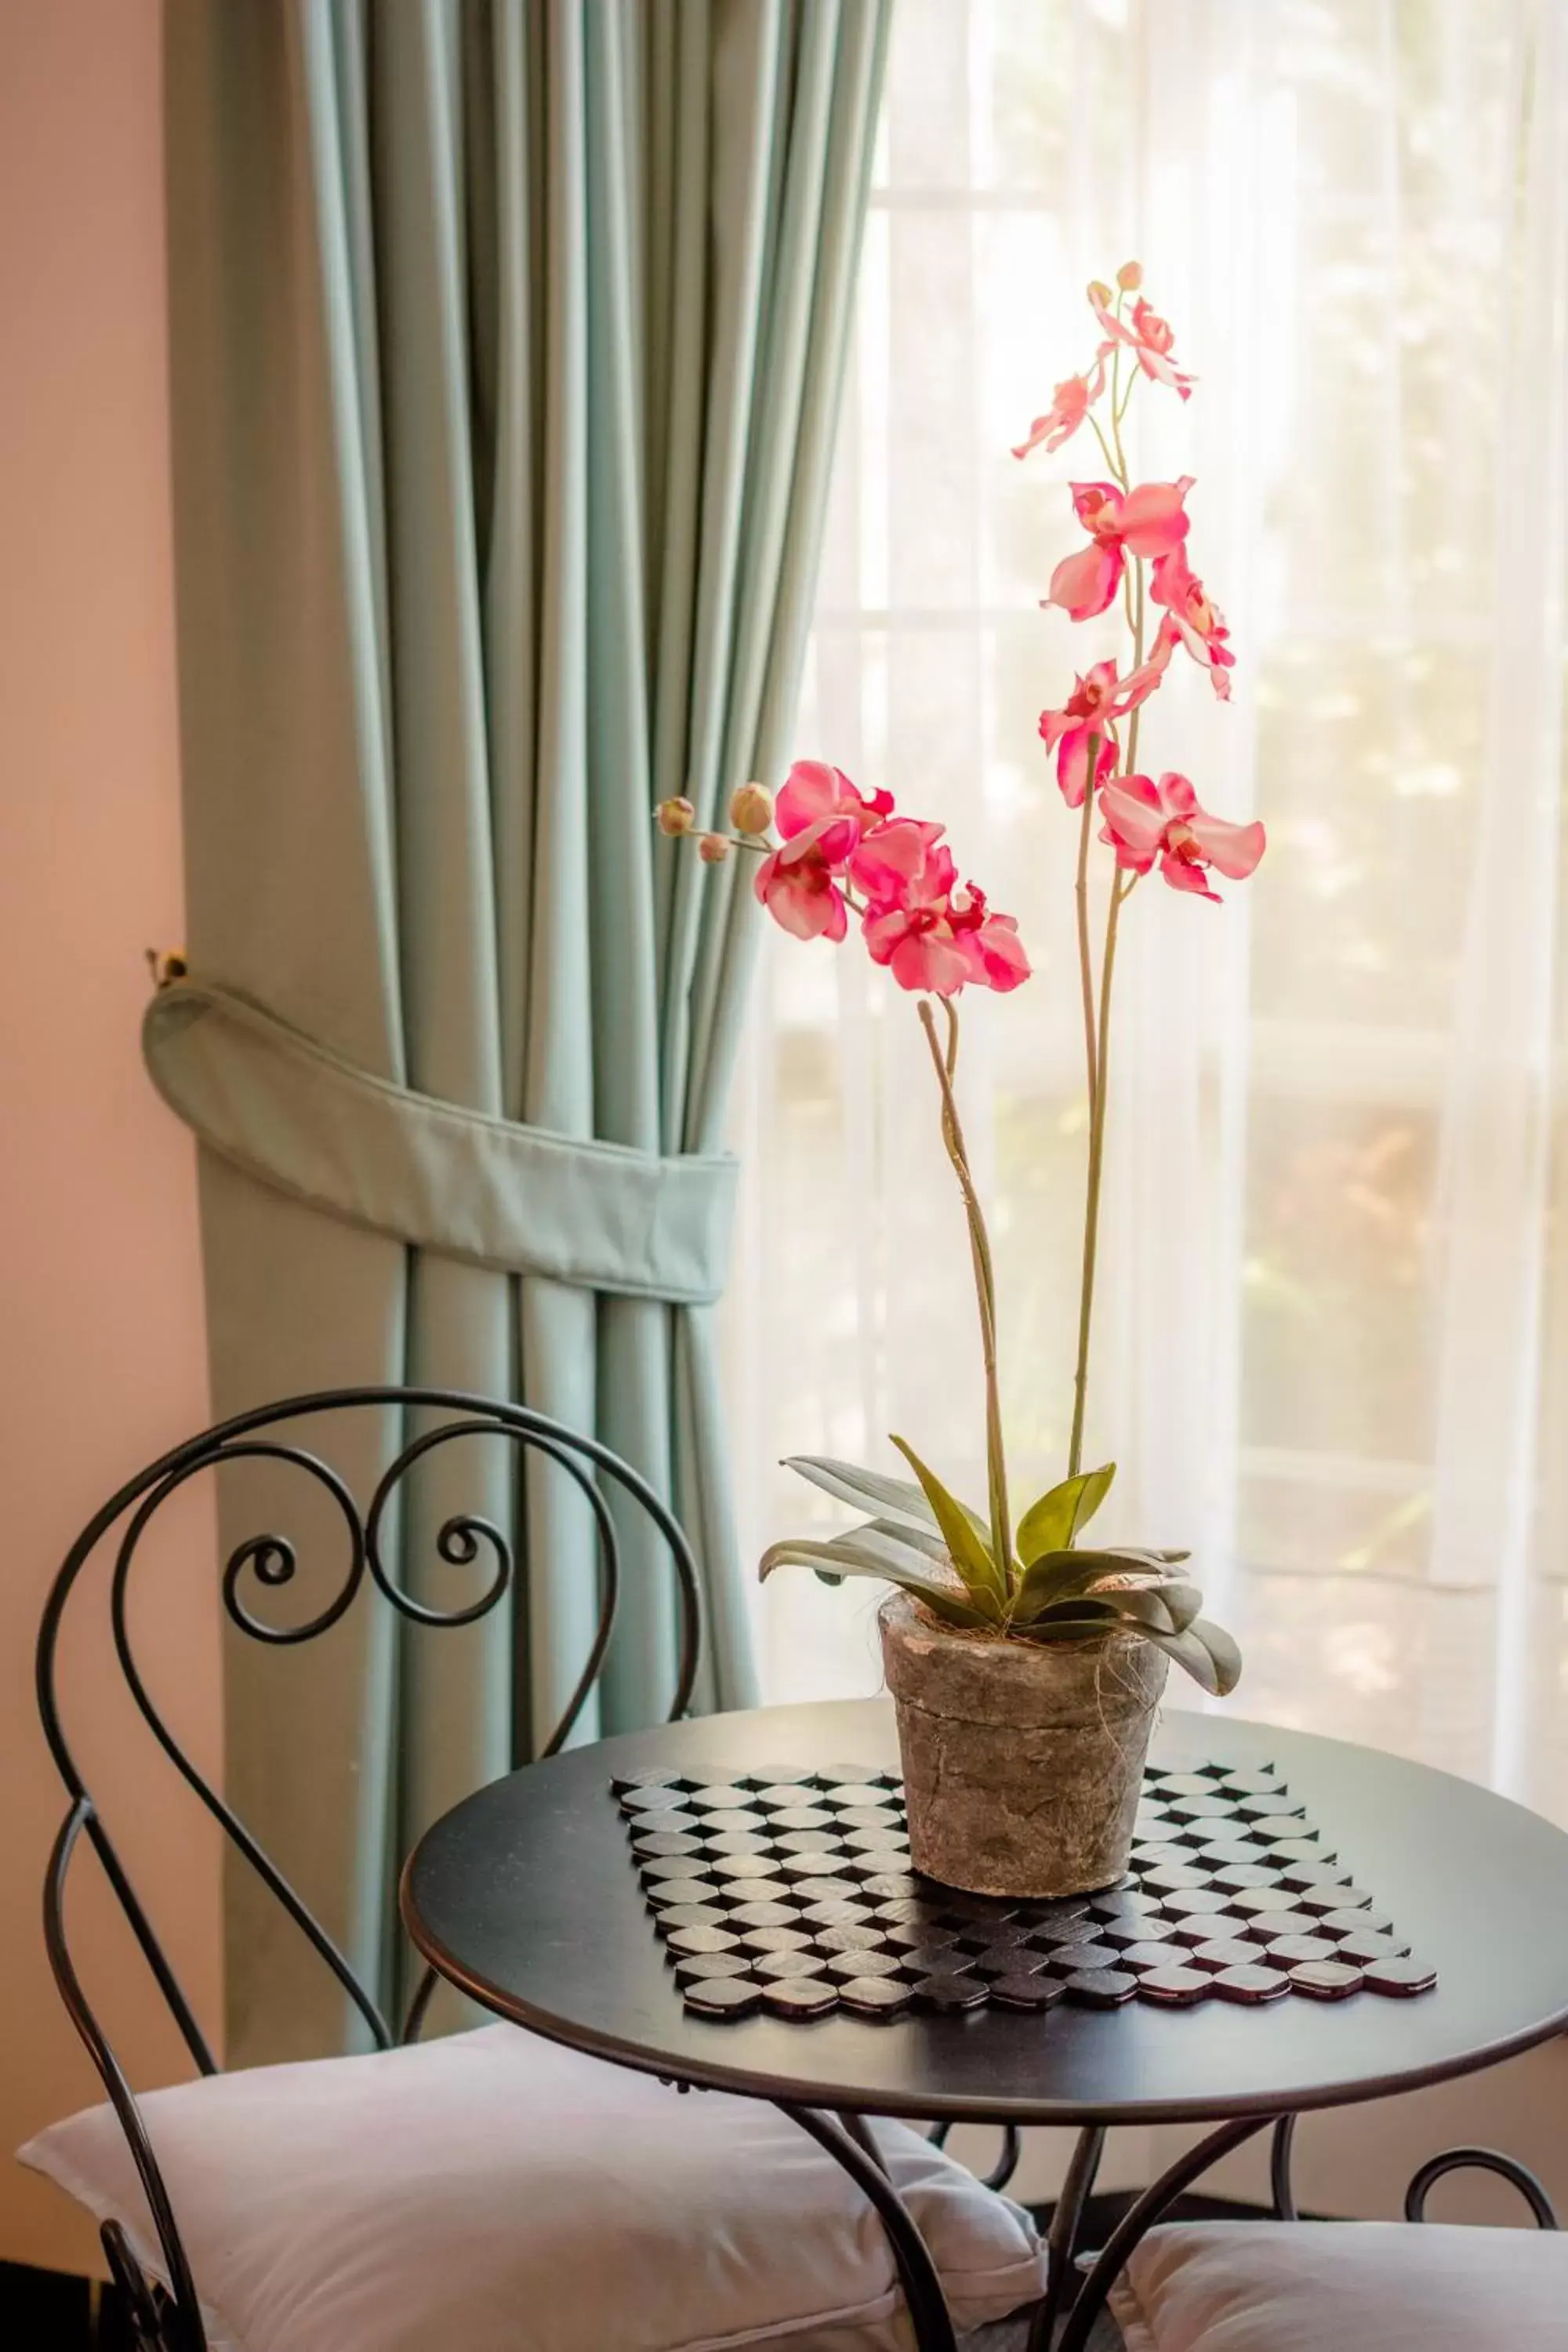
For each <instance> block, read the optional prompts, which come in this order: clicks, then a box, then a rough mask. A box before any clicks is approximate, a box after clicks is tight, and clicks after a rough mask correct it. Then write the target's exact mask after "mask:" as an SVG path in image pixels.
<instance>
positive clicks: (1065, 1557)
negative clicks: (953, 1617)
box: [1013, 1545, 1164, 1622]
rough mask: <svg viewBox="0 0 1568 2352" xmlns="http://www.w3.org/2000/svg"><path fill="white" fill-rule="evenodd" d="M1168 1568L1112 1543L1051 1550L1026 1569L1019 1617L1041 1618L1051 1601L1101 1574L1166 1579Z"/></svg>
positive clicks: (1019, 1594) (1016, 1611)
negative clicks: (1100, 1548)
mask: <svg viewBox="0 0 1568 2352" xmlns="http://www.w3.org/2000/svg"><path fill="white" fill-rule="evenodd" d="M1163 1575H1164V1570H1163V1566H1162V1565H1160V1564H1159V1563H1158V1562H1157V1561H1156V1560H1155V1557H1154V1555H1153V1554H1152V1553H1149V1552H1141V1551H1132V1550H1123V1549H1121V1547H1120V1546H1118V1545H1112V1546H1110V1547H1109V1548H1108V1549H1105V1550H1103V1551H1047V1552H1042V1553H1041V1555H1040V1557H1039V1558H1038V1559H1036V1560H1034V1561H1032V1562H1031V1564H1030V1565H1029V1567H1027V1568H1026V1570H1024V1575H1023V1579H1022V1581H1021V1582H1020V1584H1019V1587H1018V1591H1017V1595H1016V1599H1015V1601H1014V1604H1013V1614H1014V1616H1015V1617H1016V1618H1018V1619H1020V1620H1022V1621H1025V1622H1026V1621H1027V1620H1028V1619H1030V1618H1032V1617H1037V1616H1038V1615H1039V1613H1040V1611H1041V1610H1042V1609H1044V1608H1047V1607H1048V1605H1049V1604H1050V1602H1051V1601H1055V1600H1058V1599H1059V1598H1061V1597H1062V1596H1063V1595H1064V1594H1066V1593H1069V1592H1081V1591H1085V1590H1086V1589H1087V1587H1088V1586H1089V1585H1090V1584H1092V1583H1094V1582H1096V1581H1098V1580H1099V1579H1100V1578H1101V1577H1106V1576H1139V1577H1142V1578H1143V1579H1145V1580H1150V1581H1163Z"/></svg>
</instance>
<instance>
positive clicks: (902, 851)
mask: <svg viewBox="0 0 1568 2352" xmlns="http://www.w3.org/2000/svg"><path fill="white" fill-rule="evenodd" d="M943 830H944V828H943V827H942V825H940V824H928V823H927V822H926V821H925V820H924V819H923V818H921V817H913V816H895V817H892V818H890V819H889V822H888V823H887V824H879V825H878V826H876V827H875V828H874V829H873V831H871V832H870V833H868V835H867V836H866V838H865V840H864V841H863V842H862V843H861V844H860V846H859V847H858V849H857V850H856V852H855V855H854V856H853V857H851V859H850V860H849V866H848V874H849V879H850V881H851V882H852V883H853V884H854V886H855V887H856V888H857V889H858V890H859V891H862V892H863V893H864V894H865V897H866V898H867V899H868V901H869V902H870V904H871V905H872V906H873V907H879V906H887V905H892V904H894V903H896V902H897V901H898V900H900V899H901V898H903V897H904V896H905V895H906V894H907V893H908V892H909V891H910V890H911V889H915V888H922V887H925V885H926V882H927V878H928V868H930V869H931V871H932V872H936V871H940V872H942V873H943V874H945V877H946V883H945V887H947V888H949V889H951V888H952V883H953V879H954V872H953V864H952V855H951V853H950V852H949V851H947V850H945V849H942V850H939V849H938V848H937V846H936V845H937V843H938V842H939V841H940V840H941V839H942V833H943Z"/></svg>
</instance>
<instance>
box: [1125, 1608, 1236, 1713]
mask: <svg viewBox="0 0 1568 2352" xmlns="http://www.w3.org/2000/svg"><path fill="white" fill-rule="evenodd" d="M1144 1638H1145V1639H1146V1640H1147V1641H1151V1642H1152V1643H1154V1644H1155V1646H1156V1648H1158V1649H1162V1650H1163V1651H1164V1653H1165V1654H1166V1656H1167V1657H1169V1658H1172V1659H1173V1660H1174V1661H1175V1663H1176V1664H1177V1665H1178V1666H1181V1667H1182V1668H1183V1669H1184V1671H1185V1672H1186V1673H1187V1674H1189V1675H1191V1676H1192V1678H1193V1680H1194V1682H1195V1683H1197V1684H1199V1685H1201V1686H1202V1687H1203V1688H1204V1689H1205V1690H1206V1691H1207V1692H1208V1694H1209V1696H1210V1697H1211V1698H1225V1697H1226V1696H1228V1694H1229V1693H1230V1692H1231V1691H1233V1690H1234V1689H1235V1688H1236V1685H1237V1683H1238V1682H1239V1681H1240V1679H1241V1652H1240V1650H1239V1649H1238V1648H1237V1645H1236V1643H1235V1642H1234V1641H1233V1640H1232V1639H1231V1636H1230V1635H1229V1634H1228V1633H1226V1631H1225V1629H1224V1627H1223V1626H1220V1625H1215V1623H1213V1622H1212V1621H1211V1620H1210V1619H1208V1618H1207V1617H1194V1619H1193V1621H1192V1623H1191V1624H1190V1625H1187V1626H1185V1627H1184V1628H1183V1630H1182V1632H1181V1633H1155V1632H1154V1631H1153V1629H1152V1627H1151V1628H1149V1629H1147V1630H1146V1632H1145V1635H1144Z"/></svg>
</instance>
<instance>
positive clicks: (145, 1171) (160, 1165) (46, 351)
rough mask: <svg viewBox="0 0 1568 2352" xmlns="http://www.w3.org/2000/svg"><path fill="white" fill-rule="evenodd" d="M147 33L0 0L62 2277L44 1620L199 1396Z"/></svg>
mask: <svg viewBox="0 0 1568 2352" xmlns="http://www.w3.org/2000/svg"><path fill="white" fill-rule="evenodd" d="M159 40H160V9H159V6H158V0H6V5H4V6H0V352H3V353H4V358H3V361H0V1103H3V1106H4V1113H3V1121H0V1515H3V1516H0V1525H3V1527H4V1530H5V1553H4V1566H3V1569H0V1912H3V1924H4V1932H3V1933H0V2257H4V2258H9V2259H11V2260H16V2261H23V2262H35V2263H55V2264H58V2265H60V2266H62V2267H65V2266H70V2267H85V2266H86V2264H87V2263H89V2261H90V2260H91V2259H92V2256H93V2251H94V2246H93V2239H92V2235H91V2232H90V2231H89V2228H88V2227H87V2226H86V2225H85V2223H83V2222H82V2221H79V2220H78V2219H77V2217H76V2215H75V2213H74V2210H73V2209H71V2208H68V2206H67V2204H66V2202H65V2200H63V2199H62V2198H61V2197H59V2196H58V2192H56V2191H55V2190H53V2189H48V2188H47V2187H46V2186H45V2185H44V2184H43V2183H42V2182H40V2181H37V2180H35V2179H33V2178H32V2176H30V2175H28V2174H25V2173H23V2172H22V2171H21V2170H20V2168H17V2167H16V2166H15V2165H13V2164H11V2163H10V2162H9V2160H8V2152H9V2150H10V2149H11V2148H13V2147H16V2144H17V2142H18V2141H19V2140H21V2139H22V2138H24V2137H26V2135H27V2134H28V2133H29V2132H30V2131H32V2130H34V2129H36V2128H37V2126H39V2125H40V2124H42V2123H43V2122H45V2121H47V2120H48V2119H49V2118H50V2117H52V2116H58V2115H60V2114H63V2113H66V2112H68V2110H69V2109H70V2108H71V2107H72V2106H75V2105H79V2104H81V2102H82V2101H83V2100H85V2099H87V2098H89V2097H90V2096H92V2095H95V2082H96V2078H95V2077H94V2076H93V2074H92V2072H91V2069H90V2068H89V2065H88V2063H87V2061H86V2059H85V2057H84V2056H83V2054H82V2053H80V2051H79V2046H78V2044H77V2042H76V2040H75V2037H74V2035H73V2034H72V2033H71V2032H70V2029H69V2027H68V2024H67V2022H66V2020H65V2017H64V2014H63V2012H62V2011H60V2009H59V2006H58V2001H57V2000H56V1999H55V1996H54V1993H53V1990H52V1987H51V1985H50V1983H49V1979H48V1977H47V1972H46V1969H45V1964H44V1956H43V1951H42V1947H41V1942H40V1938H39V1935H38V1929H37V1916H38V1887H39V1885H40V1883H41V1874H42V1871H43V1867H44V1860H45V1856H46V1853H47V1849H48V1845H49V1841H50V1839H51V1837H52V1835H53V1832H54V1829H55V1826H56V1824H57V1822H58V1818H59V1815H60V1811H61V1804H60V1799H59V1793H58V1783H57V1782H56V1780H55V1778H54V1774H53V1770H52V1768H51V1766H50V1764H49V1762H48V1759H47V1756H46V1754H45V1752H44V1750H43V1747H42V1743H41V1741H40V1739H39V1737H38V1734H37V1729H36V1726H35V1714H34V1707H33V1701H32V1692H31V1660H32V1639H33V1631H34V1627H35V1624H36V1622H37V1614H38V1611H39V1608H40V1605H41V1603H42V1601H43V1596H44V1591H45V1588H46V1585H47V1580H48V1578H49V1575H50V1572H51V1570H52V1568H53V1566H54V1564H55V1562H56V1561H57V1560H58V1557H59V1555H60V1553H61V1552H62V1550H63V1549H65V1547H66V1545H67V1543H68V1541H69V1539H70V1537H71V1536H72V1534H73V1533H74V1532H75V1529H76V1528H77V1527H78V1526H79V1523H80V1522H81V1520H82V1519H83V1518H85V1517H87V1516H88V1515H89V1512H90V1510H91V1509H92V1508H93V1507H95V1506H96V1504H97V1503H98V1502H99V1501H100V1500H101V1499H102V1498H103V1497H104V1496H106V1495H107V1494H109V1493H110V1492H111V1491H112V1489H113V1488H114V1487H115V1486H117V1485H118V1484H119V1483H120V1481H121V1478H122V1477H124V1476H125V1475H127V1474H128V1473H129V1472H130V1471H132V1469H134V1468H135V1467H136V1466H137V1465H139V1464H140V1463H142V1461H143V1460H145V1459H146V1458H148V1457H149V1456H150V1455H152V1454H156V1453H157V1452H158V1451H159V1450H161V1449H162V1448H163V1446H164V1445H165V1444H168V1443H169V1442H171V1441H172V1440H173V1439H174V1438H176V1437H178V1436H180V1435H182V1434H184V1433H185V1432H186V1431H188V1430H192V1429H195V1428H197V1427H199V1426H200V1425H201V1423H202V1421H203V1420H204V1418H205V1367H204V1361H203V1341H202V1318H201V1288H200V1270H199V1265H198V1260H197V1236H196V1217H195V1163H194V1155H193V1151H192V1148H191V1145H190V1142H189V1139H188V1138H187V1137H186V1136H185V1134H184V1132H183V1130H182V1129H180V1128H179V1127H178V1126H176V1124H175V1123H174V1120H173V1119H172V1118H170V1116H169V1114H168V1113H167V1112H166V1111H165V1110H163V1108H162V1107H161V1105H160V1104H159V1103H158V1102H157V1100H156V1098H155V1097H154V1096H153V1091H152V1088H151V1087H149V1085H148V1084H147V1082H146V1080H145V1079H144V1078H143V1076H142V1069H141V1065H140V1060H139V1056H138V1047H137V1024H138V1020H139V1017H140V1013H141V1009H142V1001H143V999H144V997H145V994H146V990H147V979H146V972H145V970H144V967H143V963H142V950H143V949H144V948H146V947H149V946H153V945H159V944H161V945H165V946H167V945H172V944H174V943H175V942H177V941H178V940H179V938H180V935H181V930H182V927H183V917H182V913H181V881H180V846H179V771H178V761H177V746H176V736H175V707H174V615H173V607H172V585H171V579H170V545H169V513H168V507H169V497H168V455H167V446H166V444H167V428H168V413H167V412H168V403H167V391H166V384H165V376H164V354H163V217H162V206H163V186H162V165H161V157H160V152H159V144H160V117H159V105H160V101H159ZM211 1569H212V1553H211V1536H210V1528H209V1525H208V1521H207V1518H206V1516H205V1507H204V1504H203V1502H202V1501H201V1500H196V1501H195V1502H194V1503H193V1505H192V1507H191V1508H189V1509H188V1510H187V1511H186V1512H185V1514H184V1518H183V1520H182V1521H181V1523H180V1525H179V1526H178V1528H175V1529H174V1531H173V1535H172V1539H171V1540H170V1541H169V1542H168V1543H167V1544H166V1545H165V1546H164V1548H163V1551H162V1553H161V1554H159V1555H158V1556H156V1557H154V1558H153V1559H150V1560H149V1562H148V1577H147V1584H146V1588H145V1591H144V1592H143V1595H142V1599H143V1603H144V1606H143V1610H142V1622H143V1624H144V1626H145V1629H146V1633H147V1638H148V1647H149V1653H150V1657H151V1660H152V1666H153V1679H154V1684H155V1687H158V1688H160V1689H163V1690H167V1691H169V1692H171V1693H172V1694H174V1696H176V1697H178V1699H179V1700H180V1707H179V1709H178V1710H176V1713H177V1715H178V1717H179V1719H181V1720H182V1721H184V1722H185V1723H187V1724H190V1725H192V1726H193V1727H194V1729H195V1733H196V1735H197V1742H198V1746H199V1750H200V1752H202V1753H203V1754H204V1756H205V1757H206V1758H208V1759H210V1758H211V1757H212V1756H214V1755H215V1754H216V1749H217V1744H218V1737H217V1735H218V1726H217V1699H216V1689H217V1681H216V1609H215V1596H214V1590H213V1576H212V1572H211ZM94 1613H95V1615H96V1618H97V1620H98V1622H100V1623H101V1622H102V1621H103V1611H102V1608H101V1605H100V1607H99V1609H98V1610H97V1611H96V1612H94ZM68 1664H69V1666H70V1670H71V1677H72V1680H73V1683H74V1685H75V1694H76V1696H77V1699H78V1702H79V1714H78V1720H79V1722H81V1724H82V1725H83V1727H84V1731H83V1738H82V1743H81V1744H82V1748H83V1751H84V1757H85V1760H86V1761H87V1763H88V1765H89V1777H90V1768H91V1766H92V1764H93V1762H94V1761H95V1760H101V1759H104V1758H106V1757H112V1758H113V1759H114V1764H113V1777H112V1789H111V1794H112V1799H113V1802H112V1804H111V1805H109V1806H106V1811H107V1812H108V1813H109V1816H110V1820H111V1822H115V1823H116V1824H120V1825H123V1826H124V1827H125V1840H124V1843H125V1846H126V1848H127V1849H128V1858H129V1859H130V1860H131V1861H132V1865H133V1867H135V1868H137V1869H138V1870H139V1871H140V1872H141V1874H142V1876H143V1877H144V1880H145V1883H146V1885H147V1888H148V1891H149V1893H150V1895H151V1896H152V1898H153V1913H154V1916H155V1917H156V1918H157V1920H158V1922H159V1924H160V1926H161V1927H163V1929H164V1930H165V1931H166V1935H167V1937H168V1941H169V1943H170V1946H171V1948H172V1949H173V1950H174V1953H175V1954H176V1956H177V1958H178V1960H179V1961H180V1962H181V1963H182V1964H183V1965H184V1967H185V1968H186V1969H188V1972H189V1975H188V1980H189V1981H190V1982H191V1983H192V1986H193V1990H195V1993H196V1994H197V1996H198V1998H199V2001H200V2006H201V2008H202V2010H203V2012H204V2014H205V2016H207V2017H209V2018H214V2019H216V2012H217V2007H218V1914H217V1872H216V1854H215V1852H214V1848H213V1843H212V1841H211V1840H210V1838H209V1837H208V1836H207V1834H206V1832H205V1827H204V1826H203V1825H202V1823H200V1822H197V1821H195V1820H194V1819H193V1812H194V1811H195V1809H194V1808H193V1807H192V1806H191V1805H190V1804H189V1803H188V1802H187V1801H184V1799H183V1798H182V1799H180V1800H179V1801H175V1800H174V1799H172V1798H171V1797H170V1796H169V1795H168V1789H169V1782H170V1777H171V1776H170V1775H169V1774H168V1771H167V1769H166V1768H163V1769H158V1768H157V1767H156V1766H155V1765H154V1763H153V1760H152V1759H151V1758H150V1757H149V1755H148V1752H147V1751H148V1746H149V1743H148V1741H147V1739H146V1737H145V1734H139V1733H138V1730H137V1727H136V1725H135V1720H134V1718H132V1719H131V1720H130V1721H127V1720H126V1719H125V1711H124V1709H123V1708H116V1707H114V1706H112V1705H111V1704H110V1700H111V1696H112V1693H111V1683H112V1674H111V1664H110V1658H109V1656H108V1654H107V1647H106V1643H104V1642H103V1641H102V1640H97V1641H92V1642H89V1643H81V1644H78V1645H77V1646H76V1647H74V1648H73V1649H72V1651H71V1653H70V1655H69V1660H68ZM131 1759H134V1769H129V1766H130V1761H131ZM89 1867H90V1865H89ZM78 1916H79V1918H80V1921H81V1927H82V1941H83V1946H84V1949H85V1951H86V1954H87V1957H88V1958H89V1962H95V1963H96V1966H92V1967H89V1981H90V1982H91V1983H92V1984H93V1985H94V1987H95V1988H96V1989H98V1990H101V1991H102V1992H103V1993H104V1994H105V1995H106V1996H107V1998H106V2003H105V2006H106V2011H107V2013H108V2015H109V2016H110V2019H111V2020H112V2023H113V2027H114V2030H115V2031H116V2032H117V2034H118V2036H119V2037H120V2038H121V2042H122V2046H123V2048H124V2051H125V2053H126V2055H127V2056H128V2058H129V2059H130V2061H131V2062H132V2074H133V2079H137V2080H140V2081H142V2082H151V2081H155V2080H158V2079H169V2078H171V2077H172V2076H173V2075H174V2074H178V2073H180V2072H181V2071H183V2069H182V2066H181V2062H180V2057H179V2053H178V2050H177V2047H176V2046H174V2045H172V2042H171V2037H170V2035H169V2033H168V2032H166V2031H161V2030H159V2028H158V2026H157V2024H156V2022H155V2017H156V2011H155V2004H154V2002H153V1999H152V1998H151V1997H150V1996H149V1994H148V1991H147V1989H146V1986H145V1981H144V1978H143V1976H142V1972H141V1970H140V1968H139V1965H138V1963H137V1960H136V1957H135V1954H134V1951H133V1948H132V1949H128V1948H126V1944H125V1939H124V1938H123V1937H122V1936H121V1935H120V1934H119V1933H117V1932H116V1931H115V1929H114V1928H113V1926H112V1924H111V1923H110V1922H109V1921H108V1920H107V1919H106V1917H105V1916H104V1915H103V1912H102V1906H101V1905H100V1902H99V1901H98V1900H97V1896H96V1890H92V1891H90V1892H89V1897H88V1899H86V1900H84V1901H83V1902H81V1903H80V1904H79V1910H78Z"/></svg>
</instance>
